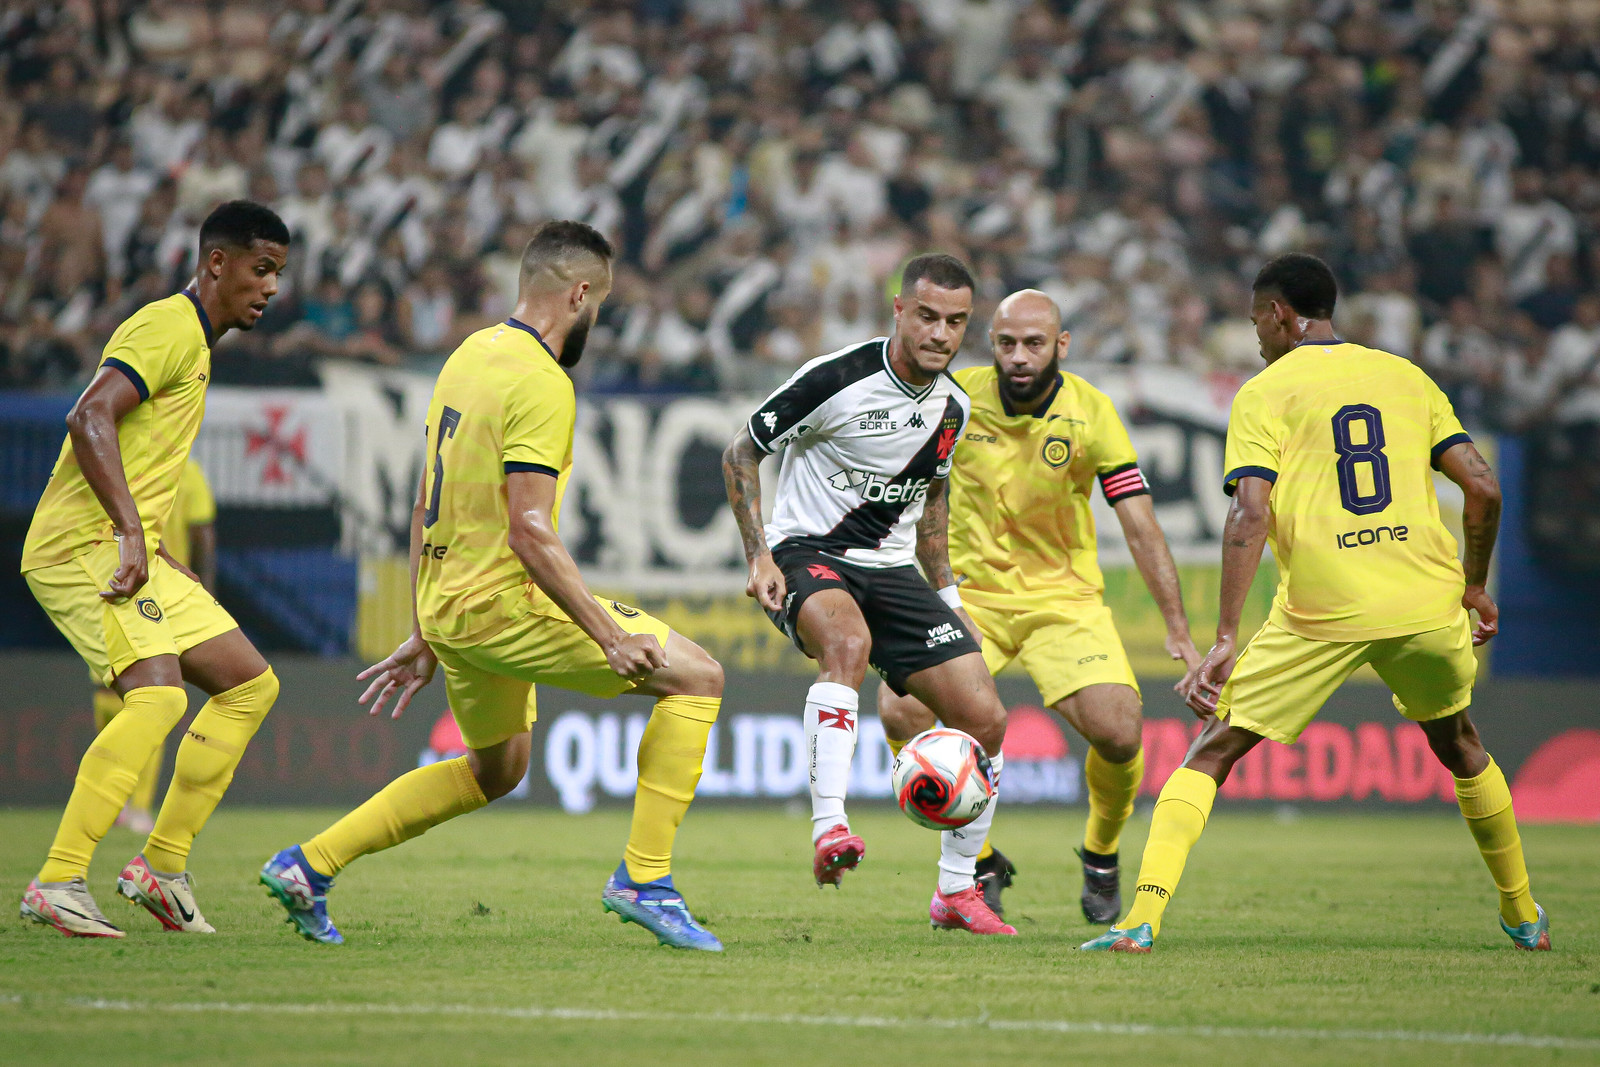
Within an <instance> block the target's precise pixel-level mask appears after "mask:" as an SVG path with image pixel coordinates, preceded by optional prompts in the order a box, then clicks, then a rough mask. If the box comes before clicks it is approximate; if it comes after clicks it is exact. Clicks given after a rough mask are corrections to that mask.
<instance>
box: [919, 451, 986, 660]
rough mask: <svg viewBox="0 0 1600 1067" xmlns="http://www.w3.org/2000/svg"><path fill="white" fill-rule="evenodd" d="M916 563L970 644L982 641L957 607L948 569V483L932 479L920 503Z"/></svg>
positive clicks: (953, 575)
mask: <svg viewBox="0 0 1600 1067" xmlns="http://www.w3.org/2000/svg"><path fill="white" fill-rule="evenodd" d="M917 562H918V563H920V564H921V565H922V573H923V576H924V577H926V578H927V579H928V584H929V585H931V586H933V588H934V589H935V590H936V591H937V592H938V594H939V596H940V598H942V599H943V600H944V602H945V603H947V604H949V605H950V607H951V608H952V609H954V610H955V613H956V614H957V615H958V616H960V618H961V625H963V626H965V627H966V628H967V633H969V634H971V635H972V639H973V640H974V641H977V642H979V643H980V644H981V643H982V641H983V637H982V635H980V634H979V633H978V628H977V627H976V626H975V625H973V622H972V616H970V615H968V614H967V610H966V609H965V608H963V607H962V606H961V598H960V595H959V594H958V593H957V592H956V572H955V569H954V568H952V567H951V566H950V479H948V478H935V479H934V480H933V484H932V485H930V486H929V487H928V497H927V499H926V500H924V501H923V503H922V517H921V518H920V519H918V520H917Z"/></svg>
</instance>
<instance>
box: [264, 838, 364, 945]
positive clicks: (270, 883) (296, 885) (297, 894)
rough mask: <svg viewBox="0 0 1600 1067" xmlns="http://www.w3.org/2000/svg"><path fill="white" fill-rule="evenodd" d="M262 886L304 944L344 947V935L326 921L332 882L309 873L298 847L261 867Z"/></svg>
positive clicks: (326, 877) (319, 875)
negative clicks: (320, 943)
mask: <svg viewBox="0 0 1600 1067" xmlns="http://www.w3.org/2000/svg"><path fill="white" fill-rule="evenodd" d="M260 881H261V884H262V885H264V886H266V887H267V892H268V893H270V894H271V895H272V896H273V897H275V898H277V901H278V903H279V904H282V905H283V908H284V910H285V911H287V912H288V913H289V917H288V918H286V919H284V920H283V921H284V922H286V923H289V924H291V925H292V926H294V928H295V929H296V930H299V931H300V936H301V937H303V938H305V939H306V940H307V941H320V942H322V943H323V944H324V945H342V944H344V935H343V934H341V933H340V932H339V928H338V927H336V926H334V925H333V920H332V919H330V918H328V890H330V889H332V888H333V879H332V878H329V877H328V876H327V875H325V874H318V873H317V872H316V871H314V870H312V868H311V864H310V863H308V862H306V854H305V853H304V852H301V851H300V846H299V845H295V846H294V847H293V848H286V849H284V850H283V851H282V852H280V853H278V854H277V855H276V856H274V857H272V858H271V859H270V860H268V861H267V863H266V866H264V867H262V868H261V879H260Z"/></svg>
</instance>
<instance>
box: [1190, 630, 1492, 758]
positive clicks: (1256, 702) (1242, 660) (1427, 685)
mask: <svg viewBox="0 0 1600 1067" xmlns="http://www.w3.org/2000/svg"><path fill="white" fill-rule="evenodd" d="M1367 663H1370V664H1372V668H1373V670H1375V671H1377V672H1378V677H1380V678H1382V679H1383V681H1384V684H1386V685H1387V686H1388V687H1389V689H1390V690H1391V691H1393V693H1394V706H1395V707H1396V708H1397V709H1399V711H1400V714H1402V715H1404V716H1405V717H1406V718H1408V719H1410V720H1412V721H1413V722H1428V721H1429V720H1431V719H1442V718H1444V717H1445V716H1446V715H1454V714H1455V713H1456V712H1458V711H1460V710H1461V709H1462V708H1464V707H1466V706H1467V705H1468V704H1470V703H1472V683H1473V680H1474V679H1475V678H1476V677H1477V675H1478V660H1477V658H1476V657H1475V656H1473V654H1472V628H1471V624H1470V623H1469V622H1468V619H1467V613H1466V612H1465V611H1462V613H1461V616H1460V618H1458V619H1457V620H1456V621H1455V622H1453V623H1451V624H1450V625H1449V626H1444V627H1440V628H1439V629H1437V630H1428V631H1427V632H1425V633H1420V634H1406V635H1404V636H1401V637H1386V638H1384V639H1382V640H1380V641H1353V642H1340V641H1313V640H1312V639H1310V638H1308V637H1300V636H1298V635H1296V634H1292V633H1290V632H1289V631H1288V630H1285V629H1283V628H1282V627H1281V626H1278V625H1277V624H1276V623H1273V622H1271V621H1270V620H1269V621H1268V622H1267V623H1266V624H1265V625H1264V626H1262V627H1261V629H1260V630H1259V631H1258V632H1257V633H1256V635H1255V637H1253V638H1251V640H1250V644H1249V645H1248V646H1246V647H1245V650H1244V652H1242V653H1241V654H1240V655H1239V662H1238V663H1237V664H1235V665H1234V668H1233V675H1232V677H1230V678H1229V679H1228V681H1227V684H1226V685H1224V686H1223V687H1222V694H1221V696H1220V697H1219V698H1218V700H1217V714H1218V715H1219V716H1221V717H1222V718H1225V719H1227V720H1228V722H1229V723H1231V724H1232V725H1234V726H1239V727H1243V728H1244V729H1246V730H1249V731H1251V732H1253V733H1258V734H1260V735H1261V736H1262V737H1270V738H1272V740H1274V741H1282V742H1283V743H1284V744H1293V743H1294V740H1295V738H1297V737H1299V736H1300V731H1301V730H1304V729H1305V728H1306V725H1307V724H1308V723H1310V722H1311V720H1312V719H1313V718H1315V717H1316V714H1317V712H1318V711H1320V710H1322V705H1323V704H1324V703H1325V702H1326V701H1327V699H1328V697H1329V696H1331V695H1332V694H1333V691H1334V690H1335V689H1337V688H1339V686H1340V685H1342V684H1343V683H1344V680H1345V679H1346V678H1349V677H1350V675H1352V674H1354V673H1355V672H1356V670H1357V669H1358V668H1360V667H1361V666H1362V665H1363V664H1367Z"/></svg>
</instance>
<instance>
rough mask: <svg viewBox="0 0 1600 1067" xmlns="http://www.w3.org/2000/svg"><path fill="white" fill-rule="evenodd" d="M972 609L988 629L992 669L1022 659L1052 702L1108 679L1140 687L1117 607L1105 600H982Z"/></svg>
mask: <svg viewBox="0 0 1600 1067" xmlns="http://www.w3.org/2000/svg"><path fill="white" fill-rule="evenodd" d="M966 609H967V614H969V615H971V616H972V621H973V622H974V623H976V624H977V627H978V632H979V633H980V634H982V635H983V662H984V663H985V664H987V665H988V667H989V673H990V674H999V673H1000V671H1001V670H1003V669H1004V668H1005V667H1006V665H1007V664H1009V663H1010V662H1011V661H1012V660H1014V659H1015V660H1019V661H1020V662H1021V663H1022V669H1023V670H1025V671H1027V672H1028V675H1029V677H1031V678H1032V679H1033V683H1034V684H1035V685H1037V686H1038V687H1039V696H1040V698H1041V699H1042V700H1043V701H1044V702H1045V703H1046V704H1054V703H1056V702H1057V701H1059V700H1062V699H1064V698H1066V697H1069V696H1071V695H1072V694H1073V693H1076V692H1077V691H1078V690H1080V689H1082V688H1083V687H1084V686H1087V685H1098V684H1101V683H1104V682H1112V683H1116V684H1119V685H1128V686H1132V687H1133V690H1134V692H1138V691H1139V683H1138V681H1137V680H1135V678H1134V677H1133V667H1132V665H1130V664H1129V663H1128V653H1127V652H1126V651H1125V650H1124V649H1123V647H1122V638H1121V637H1119V636H1118V635H1117V627H1116V624H1115V623H1113V622H1112V621H1111V609H1110V608H1108V607H1106V606H1105V605H1104V604H1102V603H1098V602H1092V603H1088V604H1084V605H1083V606H1082V607H1061V608H1046V609H1042V610H1037V611H1000V610H997V609H995V608H988V607H982V606H980V605H977V604H968V605H966Z"/></svg>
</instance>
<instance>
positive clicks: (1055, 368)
mask: <svg viewBox="0 0 1600 1067" xmlns="http://www.w3.org/2000/svg"><path fill="white" fill-rule="evenodd" d="M995 370H996V371H998V372H999V377H1000V392H1001V393H1003V394H1005V398H1006V400H1007V401H1009V402H1010V403H1011V404H1013V405H1016V404H1029V403H1032V402H1033V401H1035V400H1037V399H1039V398H1040V397H1041V396H1043V395H1044V394H1045V392H1046V391H1047V390H1049V388H1050V387H1051V386H1053V385H1055V383H1056V378H1057V377H1058V376H1060V374H1061V352H1060V349H1059V342H1058V348H1057V350H1056V352H1055V354H1054V355H1052V356H1051V357H1050V362H1049V363H1046V364H1045V365H1044V369H1043V370H1041V371H1040V372H1039V373H1038V374H1037V375H1035V376H1034V379H1033V381H1032V382H1031V383H1029V385H1028V389H1027V391H1026V392H1021V393H1019V392H1018V391H1017V388H1016V386H1014V385H1012V384H1011V379H1010V378H1009V377H1008V376H1007V375H1006V372H1005V370H1004V369H1002V368H1001V367H1000V366H999V365H998V364H997V365H996V366H995Z"/></svg>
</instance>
